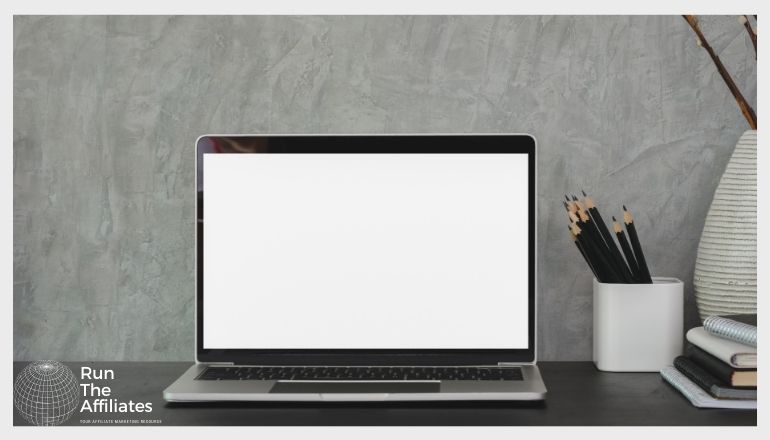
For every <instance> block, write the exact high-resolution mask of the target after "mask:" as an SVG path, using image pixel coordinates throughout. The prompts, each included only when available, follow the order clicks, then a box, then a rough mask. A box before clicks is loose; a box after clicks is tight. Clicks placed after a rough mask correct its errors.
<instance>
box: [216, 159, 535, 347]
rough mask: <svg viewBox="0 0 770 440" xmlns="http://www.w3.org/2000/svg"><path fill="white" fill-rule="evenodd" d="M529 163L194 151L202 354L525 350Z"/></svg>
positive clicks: (509, 160)
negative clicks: (198, 170) (197, 159)
mask: <svg viewBox="0 0 770 440" xmlns="http://www.w3.org/2000/svg"><path fill="white" fill-rule="evenodd" d="M527 160H528V158H527V155H525V154H205V155H204V159H203V166H204V182H203V188H204V191H205V203H204V204H203V208H204V226H203V227H204V233H203V240H204V241H203V252H204V262H205V263H204V266H203V284H204V285H203V288H204V296H203V301H204V303H203V307H204V312H205V313H204V322H203V346H204V348H206V349H226V348H231V349H256V348H262V349H423V348H424V349H526V348H528V347H527V345H528V343H527V336H528V335H527V329H528V321H527V319H528V301H527V297H528V279H527V274H528V250H527V239H528V235H529V233H530V231H528V229H527V221H528V215H529V213H528V212H527V195H528V187H527V185H528V179H529V178H528V167H527Z"/></svg>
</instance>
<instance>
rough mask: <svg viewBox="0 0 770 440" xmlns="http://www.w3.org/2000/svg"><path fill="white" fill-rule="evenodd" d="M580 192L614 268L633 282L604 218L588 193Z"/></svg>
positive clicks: (629, 270) (628, 268)
mask: <svg viewBox="0 0 770 440" xmlns="http://www.w3.org/2000/svg"><path fill="white" fill-rule="evenodd" d="M581 192H582V193H583V197H584V199H583V200H584V204H585V206H586V208H588V213H589V214H590V215H591V219H592V220H593V224H594V225H595V227H596V230H597V232H598V234H599V235H601V237H602V239H603V240H604V243H605V245H606V246H607V249H608V250H609V253H610V257H611V258H612V261H613V262H614V263H615V267H616V269H618V270H619V271H620V272H621V273H622V274H623V276H624V278H625V279H626V280H627V281H628V282H629V283H633V282H635V280H634V276H633V273H632V272H631V269H630V267H629V266H628V265H626V262H625V260H623V255H621V253H620V251H619V250H618V248H617V246H616V245H615V241H614V240H613V239H612V234H610V231H609V230H608V229H607V225H605V224H604V219H603V218H602V215H601V213H600V212H599V208H597V207H596V204H595V203H594V200H593V199H592V198H591V197H588V194H586V192H585V191H583V190H581Z"/></svg>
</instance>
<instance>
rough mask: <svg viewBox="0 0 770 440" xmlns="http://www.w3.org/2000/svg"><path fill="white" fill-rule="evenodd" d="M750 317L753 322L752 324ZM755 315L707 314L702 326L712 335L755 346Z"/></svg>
mask: <svg viewBox="0 0 770 440" xmlns="http://www.w3.org/2000/svg"><path fill="white" fill-rule="evenodd" d="M752 319H753V324H754V325H752ZM756 320H757V315H733V316H716V315H714V316H709V317H708V318H706V320H705V321H703V328H705V329H706V331H707V332H709V333H711V334H712V335H715V336H719V337H720V338H724V339H729V340H732V341H735V342H740V343H741V344H746V345H750V346H752V347H756V346H757V326H756V323H757V321H756Z"/></svg>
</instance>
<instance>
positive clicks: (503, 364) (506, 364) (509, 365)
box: [497, 362, 521, 367]
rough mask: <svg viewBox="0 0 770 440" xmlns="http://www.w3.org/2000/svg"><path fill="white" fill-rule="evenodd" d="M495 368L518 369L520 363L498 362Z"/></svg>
mask: <svg viewBox="0 0 770 440" xmlns="http://www.w3.org/2000/svg"><path fill="white" fill-rule="evenodd" d="M497 366H498V367H520V366H521V363H517V362H498V363H497Z"/></svg>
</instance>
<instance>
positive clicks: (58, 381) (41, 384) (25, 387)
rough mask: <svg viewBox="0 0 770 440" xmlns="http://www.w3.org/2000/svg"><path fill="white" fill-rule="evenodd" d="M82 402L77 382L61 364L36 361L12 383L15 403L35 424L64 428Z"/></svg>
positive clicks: (70, 372)
mask: <svg viewBox="0 0 770 440" xmlns="http://www.w3.org/2000/svg"><path fill="white" fill-rule="evenodd" d="M79 401H80V396H79V393H78V380H77V378H76V377H75V374H74V373H73V372H72V370H70V369H69V368H67V366H66V365H64V364H62V363H61V362H57V361H37V362H33V363H31V364H29V365H27V366H26V367H24V369H23V370H21V372H20V373H19V374H18V376H16V381H15V382H14V384H13V404H14V406H15V407H16V409H17V410H18V411H19V414H21V416H22V417H24V419H26V420H27V421H28V422H30V423H32V424H33V425H37V426H55V425H61V424H62V423H64V422H66V421H67V419H69V418H70V416H72V414H73V413H74V412H75V410H76V409H77V408H78V404H79Z"/></svg>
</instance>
